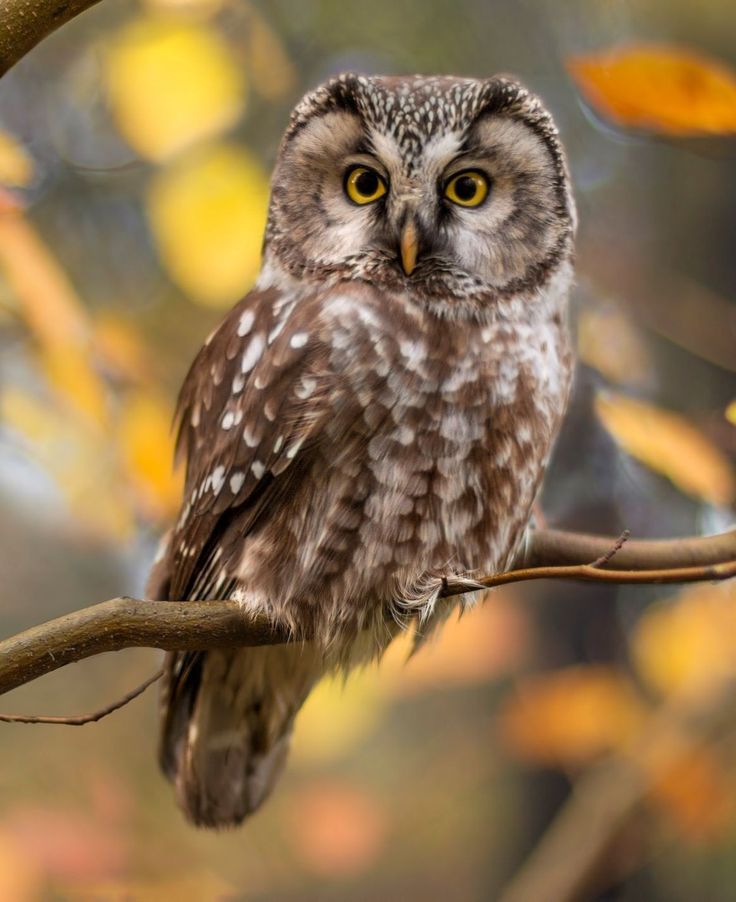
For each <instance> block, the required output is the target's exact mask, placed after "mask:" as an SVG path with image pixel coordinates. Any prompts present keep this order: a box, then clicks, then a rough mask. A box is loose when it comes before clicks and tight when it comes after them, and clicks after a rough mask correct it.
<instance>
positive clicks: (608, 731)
mask: <svg viewBox="0 0 736 902" xmlns="http://www.w3.org/2000/svg"><path fill="white" fill-rule="evenodd" d="M644 716H645V709H644V705H643V703H642V702H641V700H640V699H639V697H638V695H637V694H636V692H635V691H634V689H633V688H632V687H631V685H630V684H629V683H628V681H627V680H626V679H624V677H623V676H621V674H619V673H616V671H614V670H611V669H609V668H606V667H597V666H596V667H594V666H581V667H569V668H567V669H565V670H557V671H552V672H550V673H546V674H539V675H534V676H529V677H526V678H525V679H524V680H522V681H521V683H520V684H519V687H518V692H517V693H516V695H515V696H513V697H512V698H511V699H510V700H509V701H508V702H507V704H506V705H505V707H504V708H503V709H502V710H501V713H500V727H501V731H502V735H503V737H504V739H505V740H506V742H507V743H508V744H509V745H510V746H511V748H512V749H514V751H516V752H517V753H518V754H519V755H520V756H521V757H523V758H524V759H526V760H529V761H533V762H535V763H538V764H543V765H552V766H560V765H561V766H572V767H576V766H580V765H583V764H586V763H587V762H589V761H590V760H591V759H593V758H595V757H597V756H599V755H601V754H603V753H604V752H608V751H610V750H612V749H621V748H625V747H626V746H627V744H628V743H629V742H630V740H631V739H632V738H634V736H635V735H636V733H637V732H638V730H639V728H640V725H641V723H642V720H643V718H644Z"/></svg>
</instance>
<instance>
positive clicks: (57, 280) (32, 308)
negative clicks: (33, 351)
mask: <svg viewBox="0 0 736 902" xmlns="http://www.w3.org/2000/svg"><path fill="white" fill-rule="evenodd" d="M0 269H1V270H2V273H3V275H4V277H5V279H6V280H7V282H8V284H9V286H10V288H11V289H12V291H13V294H14V296H15V298H16V299H17V301H18V303H19V306H20V312H21V315H22V316H23V319H24V320H25V322H26V324H27V326H28V328H29V329H30V331H31V333H32V335H33V336H34V338H35V339H36V340H37V341H38V342H39V344H40V345H42V346H43V347H45V348H56V349H64V348H67V347H69V346H70V345H73V346H77V347H79V346H83V345H84V344H85V343H86V342H87V340H88V337H89V321H88V317H87V314H86V312H85V309H84V307H83V305H82V303H81V301H80V300H79V297H78V295H77V293H76V291H75V290H74V287H73V286H72V284H71V282H70V281H69V279H68V277H67V275H66V273H65V272H64V270H63V269H62V268H61V267H60V266H59V264H58V262H57V260H56V258H55V257H54V255H53V254H52V253H51V251H50V250H49V248H48V246H47V245H46V243H45V242H44V241H43V239H42V238H41V236H40V235H39V234H38V232H37V231H36V229H35V228H34V227H33V226H32V225H31V224H30V223H29V222H28V220H27V219H26V218H25V217H24V216H23V215H22V214H20V213H19V212H7V213H3V214H0Z"/></svg>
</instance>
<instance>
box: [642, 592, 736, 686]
mask: <svg viewBox="0 0 736 902" xmlns="http://www.w3.org/2000/svg"><path fill="white" fill-rule="evenodd" d="M631 649H632V654H633V657H634V660H635V662H636V666H637V670H638V671H639V673H640V674H641V676H642V678H643V679H645V680H646V682H647V683H648V684H649V685H650V686H651V687H652V688H654V689H656V690H658V691H659V692H661V693H673V692H688V693H693V694H698V693H702V692H707V691H708V690H709V689H710V688H711V687H712V686H713V685H714V684H715V683H719V682H720V681H721V680H723V679H724V678H728V677H729V676H731V675H733V673H734V671H736V587H734V586H733V585H732V584H731V583H725V584H724V585H722V586H708V585H704V586H696V587H694V588H692V589H687V590H685V591H684V592H681V593H680V595H679V596H677V597H676V599H675V601H674V602H671V601H667V602H661V603H659V604H656V605H652V606H651V607H650V608H648V609H647V611H646V612H645V613H644V614H643V615H642V616H641V618H640V619H639V621H638V622H637V624H636V628H635V630H634V633H633V636H632V639H631Z"/></svg>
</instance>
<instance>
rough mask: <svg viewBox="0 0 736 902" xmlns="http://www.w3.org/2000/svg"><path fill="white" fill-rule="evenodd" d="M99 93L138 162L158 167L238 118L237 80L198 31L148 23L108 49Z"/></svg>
mask: <svg viewBox="0 0 736 902" xmlns="http://www.w3.org/2000/svg"><path fill="white" fill-rule="evenodd" d="M106 79H107V89H108V94H109V99H110V105H111V107H112V111H113V115H114V117H115V120H116V122H117V124H118V127H119V128H120V131H121V132H122V134H123V135H124V137H125V138H126V140H127V141H128V142H129V143H130V145H131V146H132V147H134V148H135V149H136V150H137V151H138V152H139V153H140V154H142V155H143V156H145V157H148V158H149V159H152V160H164V159H167V158H168V157H170V156H172V155H173V154H175V153H177V152H178V151H180V150H182V149H183V148H185V147H188V146H190V145H191V144H193V143H195V142H196V141H201V140H202V139H203V138H211V137H214V136H215V135H218V134H220V133H221V132H222V131H224V130H225V129H227V128H229V127H230V126H232V125H233V124H234V123H235V122H236V121H237V119H238V118H239V116H240V115H241V113H242V111H243V106H244V84H243V76H242V73H241V71H240V69H239V67H238V66H236V64H235V61H234V60H233V59H232V56H231V54H230V51H229V50H228V48H227V46H226V45H225V43H224V42H223V41H222V40H221V38H220V37H219V36H218V34H217V33H216V32H215V31H213V30H212V29H211V28H209V27H208V26H206V25H204V24H195V23H191V22H186V21H182V20H180V19H176V18H166V17H161V18H159V17H156V16H149V17H143V18H140V19H137V20H135V21H134V22H132V23H130V24H129V25H127V26H126V27H125V28H124V29H123V30H122V31H121V32H120V33H119V34H118V36H117V37H116V38H115V39H114V41H113V43H112V45H111V46H110V50H109V54H108V58H107V66H106Z"/></svg>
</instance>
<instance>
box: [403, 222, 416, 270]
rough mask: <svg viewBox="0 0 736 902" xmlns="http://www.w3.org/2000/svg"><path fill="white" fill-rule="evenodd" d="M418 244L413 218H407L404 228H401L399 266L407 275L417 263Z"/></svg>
mask: <svg viewBox="0 0 736 902" xmlns="http://www.w3.org/2000/svg"><path fill="white" fill-rule="evenodd" d="M418 246H419V237H418V235H417V227H416V226H415V225H414V220H413V219H409V220H408V221H407V222H406V224H405V225H404V228H403V229H402V230H401V242H400V245H399V247H400V248H401V266H402V268H403V270H404V272H405V273H406V274H407V276H410V275H411V274H412V273H413V272H414V267H415V266H416V265H417V249H418Z"/></svg>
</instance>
